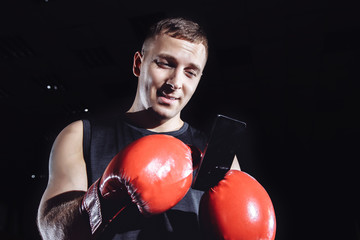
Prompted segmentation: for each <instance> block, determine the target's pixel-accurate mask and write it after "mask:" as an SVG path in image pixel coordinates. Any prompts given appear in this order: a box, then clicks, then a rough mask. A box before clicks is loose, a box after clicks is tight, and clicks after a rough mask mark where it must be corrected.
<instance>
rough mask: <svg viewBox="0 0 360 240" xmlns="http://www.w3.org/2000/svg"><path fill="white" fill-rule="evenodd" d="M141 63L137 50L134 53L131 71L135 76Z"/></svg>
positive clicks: (138, 74) (137, 74) (137, 75)
mask: <svg viewBox="0 0 360 240" xmlns="http://www.w3.org/2000/svg"><path fill="white" fill-rule="evenodd" d="M141 63H142V55H141V53H140V52H139V51H137V52H136V53H135V55H134V63H133V73H134V75H135V76H136V77H139V76H140V67H141Z"/></svg>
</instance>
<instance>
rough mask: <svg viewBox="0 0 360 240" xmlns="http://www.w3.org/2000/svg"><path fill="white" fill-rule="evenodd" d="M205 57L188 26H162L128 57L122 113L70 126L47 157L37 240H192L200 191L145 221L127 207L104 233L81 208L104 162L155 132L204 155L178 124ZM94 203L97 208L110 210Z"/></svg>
mask: <svg viewBox="0 0 360 240" xmlns="http://www.w3.org/2000/svg"><path fill="white" fill-rule="evenodd" d="M207 56H208V44H207V38H206V36H205V34H204V32H203V30H202V29H201V28H200V27H199V25H198V24H196V23H194V22H192V21H188V20H184V19H181V18H175V19H165V20H163V21H160V22H159V23H157V25H155V26H154V27H153V28H152V29H151V31H150V33H149V35H148V36H147V38H146V40H145V42H144V44H143V48H142V51H141V52H136V53H135V56H134V60H133V73H134V75H135V76H136V77H137V78H138V87H137V92H136V96H135V99H134V102H133V104H132V106H131V108H130V109H129V110H128V112H127V113H126V114H124V116H121V117H119V119H114V120H109V121H104V122H101V123H97V122H90V121H85V120H84V121H77V122H74V123H72V124H70V125H68V126H67V127H66V128H65V129H64V130H63V131H62V132H61V133H60V134H59V135H58V137H57V138H56V140H55V142H54V144H53V148H52V150H51V154H50V160H49V180H48V185H47V188H46V190H45V192H44V194H43V197H42V200H41V202H40V206H39V211H38V226H39V230H40V233H41V236H42V237H43V238H44V239H91V238H93V237H94V236H96V237H98V238H101V239H183V238H185V237H186V238H188V239H192V238H193V239H196V238H198V237H199V233H198V222H197V219H198V218H197V214H198V204H199V200H200V198H201V195H202V192H200V191H197V190H193V189H189V191H188V193H187V194H186V196H185V197H184V198H183V199H182V200H181V201H180V202H179V203H178V204H177V205H176V206H174V207H173V208H172V209H171V210H169V211H166V212H165V213H161V214H156V215H152V216H150V217H149V216H147V217H144V216H143V215H142V214H140V213H139V212H138V211H137V209H136V208H134V207H128V208H126V210H125V214H120V215H121V216H117V217H115V216H110V217H108V216H107V217H108V218H109V219H110V220H109V219H108V220H109V221H107V223H106V224H101V225H104V226H102V227H101V229H100V230H99V229H95V230H94V229H93V228H92V227H93V225H92V221H93V219H92V216H91V213H90V212H91V209H89V207H88V205H86V203H87V201H88V199H90V200H89V201H90V202H91V201H92V199H94V198H93V197H92V196H90V195H91V194H90V193H89V191H90V190H88V188H89V186H90V185H91V184H92V183H93V182H94V181H95V180H96V179H101V176H102V174H103V172H104V170H105V168H106V167H107V165H108V164H109V162H110V160H111V159H112V158H113V157H114V156H115V155H116V154H117V153H118V152H119V151H121V150H122V149H123V148H124V147H126V146H127V145H129V144H130V143H132V142H134V141H135V140H137V139H140V138H142V137H143V136H147V135H153V134H157V133H163V134H167V135H172V136H175V137H177V138H179V139H181V140H182V141H183V142H185V143H186V144H191V145H194V146H195V147H197V148H199V149H203V148H204V146H205V137H204V135H202V134H201V133H200V132H199V131H197V130H195V129H194V128H192V127H191V126H189V125H188V124H187V123H185V122H184V121H183V120H182V119H181V110H182V109H183V108H184V107H185V105H186V104H187V103H188V101H189V100H190V98H191V97H192V95H193V94H194V92H195V90H196V88H197V86H198V83H199V81H200V78H201V75H202V73H203V70H204V67H205V64H206V61H207ZM102 179H104V177H103V178H102ZM102 181H103V180H102ZM88 183H89V184H88ZM101 184H103V183H101ZM89 189H92V187H90V188H89ZM96 189H97V190H95V191H99V190H98V189H99V188H96ZM89 196H90V197H89ZM95 198H96V199H98V197H95ZM100 199H103V197H100ZM133 201H134V200H133ZM84 202H85V204H84ZM100 202H101V203H102V208H105V207H107V206H106V205H111V204H103V200H100ZM99 208H100V207H99ZM79 209H82V210H79ZM103 211H104V212H103ZM99 213H102V215H101V216H102V217H103V218H104V217H105V215H106V213H105V210H103V209H100V210H99ZM89 215H90V217H89ZM89 218H90V220H89ZM95 218H98V217H97V216H95ZM100 221H101V220H100ZM110 221H112V223H110V224H108V223H109V222H110ZM89 222H90V226H89Z"/></svg>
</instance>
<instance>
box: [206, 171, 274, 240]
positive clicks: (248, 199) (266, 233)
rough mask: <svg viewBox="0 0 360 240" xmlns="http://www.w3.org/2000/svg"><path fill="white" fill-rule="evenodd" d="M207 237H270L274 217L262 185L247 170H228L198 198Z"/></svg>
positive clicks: (250, 239)
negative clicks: (222, 177) (215, 184)
mask: <svg viewBox="0 0 360 240" xmlns="http://www.w3.org/2000/svg"><path fill="white" fill-rule="evenodd" d="M199 214H200V216H199V217H200V225H201V228H202V230H203V233H204V236H205V238H206V239H212V240H220V239H227V240H258V239H261V240H273V239H275V231H276V219H275V212H274V207H273V205H272V202H271V199H270V197H269V195H268V194H267V192H266V191H265V189H264V188H263V187H262V186H261V185H260V184H259V183H258V182H257V181H256V180H255V179H254V178H253V177H251V176H250V175H248V174H247V173H244V172H241V171H238V170H230V171H229V172H228V173H227V174H226V175H225V178H224V179H223V180H221V181H220V182H219V183H218V185H217V186H215V187H213V188H211V189H210V190H209V191H208V192H206V193H205V194H204V195H203V197H202V199H201V202H200V210H199Z"/></svg>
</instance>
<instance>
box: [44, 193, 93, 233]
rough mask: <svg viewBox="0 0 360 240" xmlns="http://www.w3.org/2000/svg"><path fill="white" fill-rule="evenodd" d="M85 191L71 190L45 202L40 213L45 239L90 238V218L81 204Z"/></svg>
mask: <svg viewBox="0 0 360 240" xmlns="http://www.w3.org/2000/svg"><path fill="white" fill-rule="evenodd" d="M84 194H85V192H82V191H71V192H66V193H63V194H60V195H58V196H56V197H53V198H51V199H49V200H47V201H46V202H44V203H43V206H42V207H41V209H40V210H39V214H38V227H39V231H40V234H41V236H42V238H43V239H44V240H48V239H79V240H81V239H90V238H91V233H90V227H89V219H88V216H87V215H84V214H81V213H80V211H79V208H80V207H79V206H80V205H81V202H82V197H83V195H84Z"/></svg>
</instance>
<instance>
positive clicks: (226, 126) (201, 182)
mask: <svg viewBox="0 0 360 240" xmlns="http://www.w3.org/2000/svg"><path fill="white" fill-rule="evenodd" d="M245 128H246V123H244V122H241V121H239V120H236V119H233V118H230V117H227V116H224V115H220V114H218V115H217V116H216V118H215V121H214V123H213V125H212V128H211V132H210V138H209V141H208V143H207V145H206V147H205V150H204V154H203V157H202V159H201V161H200V165H199V169H198V171H197V173H196V175H195V179H194V182H193V185H192V188H194V189H197V190H202V191H205V190H207V189H209V188H211V187H213V186H215V185H216V184H217V183H218V182H219V181H220V180H221V179H223V178H224V176H225V174H226V172H227V171H229V170H230V167H231V165H232V162H233V160H234V156H235V152H236V149H238V148H239V146H240V145H241V144H242V141H243V140H244V139H243V133H244V130H245Z"/></svg>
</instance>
